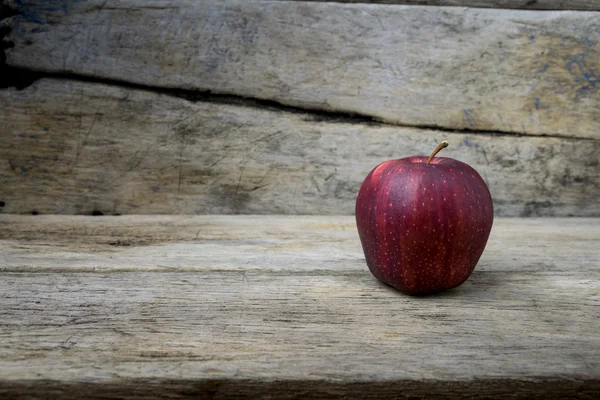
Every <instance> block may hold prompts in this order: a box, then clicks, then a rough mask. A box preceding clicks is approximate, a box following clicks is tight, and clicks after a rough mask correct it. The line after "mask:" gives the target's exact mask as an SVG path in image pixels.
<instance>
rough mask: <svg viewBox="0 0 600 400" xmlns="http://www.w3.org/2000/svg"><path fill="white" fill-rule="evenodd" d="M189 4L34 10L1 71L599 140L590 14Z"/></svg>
mask: <svg viewBox="0 0 600 400" xmlns="http://www.w3.org/2000/svg"><path fill="white" fill-rule="evenodd" d="M42 3H43V4H42ZM198 4H199V3H197V2H194V1H155V2H146V1H139V0H126V1H121V2H118V3H112V2H110V1H109V2H106V1H96V0H89V1H77V2H75V1H70V2H67V3H65V4H64V6H62V7H54V6H52V7H47V6H45V2H42V1H41V0H37V1H31V2H28V3H27V5H24V6H22V8H21V11H20V14H19V15H17V16H14V17H13V18H12V19H11V21H12V22H11V25H12V28H13V29H12V32H11V33H10V34H9V36H8V39H9V40H10V41H12V42H13V43H14V45H15V46H14V48H11V49H8V50H7V63H8V65H11V66H15V67H21V68H29V69H34V70H41V71H46V72H54V73H67V74H75V75H82V76H92V77H97V78H101V79H114V80H121V81H124V82H132V83H136V84H142V85H148V86H155V87H163V88H182V89H186V90H197V91H211V92H214V93H224V94H233V95H238V96H243V97H249V98H257V99H266V100H273V101H277V102H279V103H281V104H287V105H292V106H296V107H302V108H306V109H315V110H326V111H341V112H347V113H357V114H361V115H365V116H370V117H374V118H376V119H379V120H383V121H386V122H391V123H395V124H401V125H412V126H430V127H432V126H439V127H443V128H449V129H471V130H487V131H503V132H518V133H528V134H536V135H544V134H550V135H566V136H573V137H585V138H596V139H598V137H599V136H598V135H599V132H600V119H599V117H598V113H597V110H598V108H600V103H599V100H598V99H599V97H598V85H597V76H598V74H599V72H598V71H599V70H598V68H599V67H600V64H599V63H600V52H599V50H598V49H599V48H600V46H599V45H598V43H599V41H600V32H598V30H597V29H596V27H597V16H598V14H597V13H594V12H534V11H522V10H521V11H519V10H497V9H469V8H456V7H419V6H385V5H373V4H371V5H369V4H340V3H321V2H313V3H306V2H281V1H276V2H271V1H254V2H245V1H240V0H228V1H220V0H219V1H206V2H202V6H201V7H200V6H198Z"/></svg>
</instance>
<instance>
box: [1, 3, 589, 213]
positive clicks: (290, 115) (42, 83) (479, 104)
mask: <svg viewBox="0 0 600 400" xmlns="http://www.w3.org/2000/svg"><path fill="white" fill-rule="evenodd" d="M367 3H378V4H367ZM383 3H406V4H383ZM423 4H430V5H436V6H437V7H432V6H422V5H423ZM452 6H469V7H452ZM471 6H472V7H481V8H470V7H471ZM495 7H504V8H502V9H500V8H495ZM509 8H512V9H509ZM526 8H530V9H533V10H525V9H526ZM1 10H2V11H1V14H2V18H3V19H2V22H1V23H2V25H3V27H2V28H0V32H2V34H3V35H4V39H3V43H4V44H3V48H4V49H5V55H4V56H3V60H1V61H2V62H3V63H4V64H5V65H4V66H3V67H2V75H3V76H2V79H0V81H2V82H3V86H5V87H4V88H2V89H0V139H1V141H0V206H1V207H0V211H2V212H5V213H31V212H38V213H59V214H92V213H96V214H99V213H102V214H125V213H138V214H142V213H166V214H172V213H177V214H178V213H198V214H204V213H256V214H263V213H283V214H352V213H353V209H354V201H355V198H356V194H357V192H358V189H359V187H360V183H361V182H362V179H364V177H365V176H366V175H367V173H368V172H369V171H370V170H371V169H372V168H373V167H375V166H376V165H377V164H378V163H379V162H382V161H385V160H387V159H390V158H401V157H405V156H409V155H414V154H425V153H427V154H428V153H429V152H430V151H431V150H432V149H433V148H434V147H435V145H436V144H437V143H438V142H439V141H441V140H443V139H447V140H448V141H449V142H450V145H451V146H450V147H449V148H448V149H446V150H445V151H444V152H445V155H446V156H449V157H454V158H457V159H459V160H462V161H464V162H467V163H469V164H471V165H472V166H473V167H475V168H476V169H477V170H478V171H480V173H481V175H482V176H483V177H484V179H485V180H486V181H487V183H488V185H489V186H490V190H491V192H492V196H493V198H494V202H495V209H496V215H499V216H600V202H599V201H598V198H599V197H600V172H599V170H600V92H599V89H600V12H599V10H600V1H556V0H537V1H536V0H532V1H525V0H522V1H521V0H504V1H502V0H495V1H483V0H472V1H469V0H447V1H443V0H440V1H425V0H423V1H419V0H415V1H404V2H400V1H391V0H389V1H362V2H355V1H348V2H335V3H330V2H318V1H315V2H297V1H266V0H265V1H261V0H257V1H243V0H225V1H223V0H218V1H217V0H214V1H213V0H210V1H194V0H143V1H142V0H120V1H110V0H108V1H107V0H102V1H100V0H62V1H44V0H29V1H15V0H13V1H5V2H4V3H2V6H1ZM543 10H544V11H543ZM546 10H560V11H546ZM575 10H578V11H575Z"/></svg>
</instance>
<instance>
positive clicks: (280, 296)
mask: <svg viewBox="0 0 600 400" xmlns="http://www.w3.org/2000/svg"><path fill="white" fill-rule="evenodd" d="M264 218H265V217H264V216H202V217H191V218H190V217H188V216H181V217H176V216H162V217H157V216H135V217H119V218H117V217H100V218H97V217H96V218H93V217H60V216H48V217H31V216H29V217H25V216H1V217H0V222H1V224H0V232H2V234H3V237H4V236H6V233H7V232H16V233H19V232H20V234H25V236H21V237H19V238H15V240H16V242H15V244H20V245H22V246H28V245H36V244H37V245H40V248H41V246H42V245H45V246H46V247H47V248H48V250H45V251H44V252H45V253H51V252H52V251H53V250H52V247H53V246H57V245H59V244H60V243H68V245H69V246H73V249H75V248H77V249H78V250H75V252H76V253H77V254H65V255H64V259H65V261H66V262H67V263H71V262H72V261H73V260H75V259H76V258H77V257H79V260H80V262H82V263H83V262H84V260H85V258H87V257H91V256H93V255H94V253H95V252H97V251H98V250H100V251H105V249H106V244H105V243H103V237H109V236H115V237H117V238H120V239H122V240H127V239H128V238H130V239H136V238H140V237H142V238H146V239H147V240H150V241H151V242H150V244H145V245H143V246H142V247H145V248H146V249H149V248H151V247H152V246H156V245H159V244H160V243H162V242H163V241H166V242H167V245H172V244H173V243H181V244H186V245H189V246H190V252H191V253H195V254H197V255H199V254H200V253H201V249H200V248H197V247H195V245H194V243H189V242H187V239H186V237H187V236H188V235H191V234H193V231H194V230H196V228H197V227H198V226H200V227H201V228H199V229H201V234H206V235H207V237H210V236H212V235H215V242H217V243H218V245H220V246H221V247H222V250H223V251H222V252H221V253H220V255H214V256H213V258H214V259H215V260H218V259H228V258H230V257H231V258H232V259H234V260H235V256H234V254H233V253H234V252H235V251H236V250H235V249H236V247H237V246H236V243H238V242H236V241H238V240H239V241H241V243H242V244H244V241H245V239H244V238H242V239H231V240H230V241H229V243H227V240H225V239H223V237H220V236H219V235H220V233H219V232H221V234H222V233H223V232H232V233H233V235H235V234H236V233H238V232H245V235H246V237H249V236H250V235H252V232H251V231H250V230H249V228H248V227H249V226H256V227H261V228H260V229H258V232H256V238H258V240H259V241H258V242H256V243H255V244H253V246H255V250H254V251H249V252H248V254H250V253H256V254H261V253H262V252H261V249H260V246H261V244H260V240H264V239H268V240H275V241H276V240H278V239H282V240H283V241H287V242H288V245H290V247H294V244H295V243H298V244H299V245H300V246H303V245H304V244H305V242H307V241H308V242H311V241H312V242H313V243H315V244H317V243H318V242H320V241H322V240H324V241H325V242H332V243H334V242H336V241H338V240H340V239H341V240H343V241H348V242H352V243H353V245H354V246H355V247H356V248H358V247H359V246H360V244H359V242H358V240H357V239H356V237H353V235H348V234H347V233H344V232H345V231H344V227H345V226H346V225H349V224H350V225H351V224H352V222H353V218H352V217H351V216H346V217H343V216H337V217H329V216H305V217H291V216H275V217H274V216H271V217H269V219H268V220H267V221H265V220H264ZM597 222H598V221H597V220H593V219H586V220H576V219H564V220H555V219H540V220H534V219H504V220H502V219H501V220H499V224H498V226H497V227H495V230H494V231H493V232H492V236H491V238H490V244H492V243H494V241H495V240H496V241H497V240H498V239H495V238H494V236H495V235H496V236H497V237H503V238H506V240H508V242H505V243H502V245H500V243H498V246H497V247H496V248H494V247H490V249H489V252H490V253H496V256H494V257H492V258H490V259H488V260H487V261H485V262H484V261H483V260H482V263H483V264H484V265H482V266H481V268H479V267H478V268H477V269H476V270H475V272H474V273H473V275H472V277H471V278H470V279H469V280H468V281H467V282H466V283H465V284H464V285H462V286H461V287H459V288H457V289H455V290H452V291H448V292H445V293H442V294H438V295H435V296H428V297H410V296H405V295H402V294H400V293H398V292H397V291H395V290H393V289H391V288H389V287H387V286H385V285H383V284H380V283H378V282H377V281H376V280H375V279H374V278H373V277H372V276H371V275H370V274H369V272H368V271H367V269H366V266H363V268H362V271H357V270H355V267H353V266H348V265H347V264H348V263H347V260H344V259H334V260H333V262H334V263H335V264H337V266H336V267H331V268H328V269H327V270H326V271H323V273H319V274H311V273H310V271H308V272H309V273H307V270H306V265H304V264H303V263H302V262H298V263H295V262H294V260H293V259H294V257H293V256H290V257H289V263H288V265H287V268H285V269H283V270H278V269H272V268H270V267H269V266H268V262H269V261H268V259H271V258H272V256H273V254H271V255H269V256H268V257H265V261H264V264H265V267H264V268H253V267H249V268H247V267H246V265H245V264H244V263H243V262H241V260H240V261H234V262H235V263H238V268H237V269H231V270H226V269H215V270H203V271H202V270H201V271H196V272H184V271H178V272H168V271H165V272H162V273H153V272H152V271H148V270H145V268H146V267H147V265H148V264H149V263H150V264H158V263H161V262H167V263H169V262H170V261H171V260H169V255H168V253H169V249H168V247H167V248H166V249H165V250H166V252H165V254H163V255H162V256H160V255H158V254H157V255H155V257H153V258H152V259H151V260H149V259H148V258H146V257H144V256H143V255H142V253H139V254H137V255H132V256H131V257H130V259H129V261H125V263H127V262H129V263H133V264H137V265H138V266H139V267H140V268H139V269H137V270H130V271H129V272H120V273H118V272H117V273H109V272H110V271H108V270H104V271H102V270H100V271H97V272H96V273H81V272H80V270H77V269H73V270H72V271H71V272H67V271H65V270H62V271H58V272H59V273H55V272H53V271H55V270H54V269H53V268H47V269H46V270H45V271H43V270H38V271H37V272H36V273H31V272H26V271H23V272H21V273H15V272H6V271H4V272H1V273H0V275H1V277H2V279H0V293H3V298H2V302H0V314H1V315H3V318H2V321H1V323H0V393H12V394H15V395H16V394H17V393H18V392H20V391H21V392H26V393H29V392H31V393H34V394H36V393H38V394H39V393H41V392H39V391H41V388H46V389H48V390H50V391H51V392H52V393H58V394H61V393H63V391H65V390H67V389H69V388H70V389H73V390H75V391H77V390H81V391H83V392H87V393H89V390H90V389H91V388H102V387H104V386H105V385H106V387H108V388H110V392H111V393H118V391H119V389H123V390H125V389H128V388H132V387H131V385H132V383H134V382H137V383H142V382H147V381H149V380H150V379H153V378H155V379H157V380H158V382H160V383H162V382H165V383H166V387H167V388H170V389H175V388H180V389H182V388H188V389H190V386H189V385H193V386H192V387H195V390H197V391H198V392H205V391H209V390H210V388H211V385H216V386H219V387H220V385H223V387H222V388H221V389H222V390H223V392H219V390H221V389H219V387H217V388H215V387H213V388H214V389H218V390H217V392H219V393H221V394H231V393H232V392H231V391H232V390H234V391H239V393H241V394H242V395H243V394H248V395H251V394H254V393H256V392H258V393H266V391H268V390H271V391H274V392H275V394H278V395H279V394H281V395H283V393H279V392H277V390H278V388H280V389H281V390H283V389H284V387H286V385H287V388H288V389H290V390H294V392H295V391H297V390H300V387H299V386H298V385H300V384H301V383H302V384H305V385H310V386H312V388H313V389H310V390H313V391H315V392H311V391H310V390H308V389H307V390H308V393H314V395H315V396H319V395H322V392H321V390H329V389H333V388H337V389H339V390H342V391H346V390H348V391H349V390H351V389H352V387H353V384H355V383H357V382H370V384H369V385H372V386H368V387H370V388H372V389H373V390H376V391H378V392H377V393H379V391H381V393H382V394H384V395H386V396H391V395H392V394H396V395H398V392H392V388H394V389H395V390H407V393H413V394H414V393H425V392H424V391H427V390H433V391H434V392H435V393H437V390H440V391H442V390H443V389H447V390H449V392H448V395H450V394H452V395H455V394H459V393H461V391H460V390H458V389H457V388H461V389H464V390H465V393H466V394H465V396H466V395H467V394H469V395H472V394H477V393H475V391H477V390H480V391H481V392H480V393H479V395H481V396H484V395H490V394H491V393H492V394H498V395H501V396H504V397H510V396H512V395H519V396H522V397H524V396H527V395H532V394H536V395H537V396H538V397H539V396H541V395H542V394H544V395H547V394H548V393H549V392H547V391H545V390H546V389H548V390H549V388H556V390H557V393H559V392H560V393H561V395H564V393H565V392H561V390H562V391H564V390H566V391H568V393H569V394H570V395H580V396H584V395H586V394H589V393H597V389H598V381H599V379H600V362H599V360H600V348H599V347H598V346H597V344H598V343H599V341H600V333H599V332H598V329H597V321H598V319H599V318H600V314H599V310H600V308H599V305H600V303H599V302H600V297H599V294H600V284H599V282H600V279H599V278H600V276H599V274H600V269H599V268H598V259H597V257H596V256H595V255H594V253H593V251H592V247H594V246H596V247H597V243H598V242H599V241H600V237H599V235H600V225H599V224H598V223H597ZM263 224H265V225H263ZM28 225H29V226H28ZM202 227H204V228H202ZM272 229H274V230H275V231H272ZM115 232H117V233H115ZM303 232H304V233H303ZM518 232H522V233H521V235H522V237H519V233H518ZM557 234H558V235H559V237H556V235H557ZM340 235H341V237H340ZM515 235H516V237H515ZM76 236H79V237H84V239H83V242H87V243H88V245H90V244H93V243H96V246H97V248H96V249H94V248H93V247H86V246H77V244H76V243H70V242H72V241H73V237H76ZM525 236H528V238H527V240H525V239H524V237H525ZM511 238H512V239H511ZM12 240H13V239H10V241H12ZM205 240H209V239H205ZM511 240H512V242H511ZM10 241H9V242H10ZM519 241H520V243H519ZM524 242H526V243H527V244H525V243H524ZM6 243H7V242H6V241H3V242H2V249H3V250H4V249H5V248H6V245H7V244H6ZM246 244H247V243H246ZM526 245H527V246H529V248H528V249H527V251H525V249H524V247H523V246H526ZM8 246H11V244H10V243H9V244H8ZM582 249H583V251H582ZM282 251H283V252H285V249H282ZM552 251H556V252H557V253H560V255H556V254H554V255H553V254H551V252H552ZM486 252H488V251H487V250H486ZM549 252H550V253H549ZM113 255H114V254H110V255H109V254H105V257H106V258H110V257H112V256H113ZM484 255H485V253H484ZM521 257H524V258H523V260H521V261H517V262H516V263H515V261H514V259H521ZM528 257H529V258H528ZM42 258H43V257H40V258H39V259H38V260H35V259H31V260H29V261H27V263H28V264H29V265H34V264H36V263H38V264H39V263H40V260H41V259H42ZM113 259H114V263H115V264H120V263H122V262H124V261H123V259H119V258H118V257H117V258H113ZM328 259H329V254H327V253H322V255H321V258H319V257H315V259H313V263H314V266H313V271H318V270H319V267H318V265H319V264H320V262H321V261H326V260H328ZM69 260H71V261H69ZM274 261H275V260H274ZM43 262H44V261H41V263H43ZM52 262H54V263H59V262H60V260H59V259H54V260H53V261H52ZM519 262H522V264H521V265H519ZM586 263H587V264H588V265H587V266H585V264H586ZM75 264H77V262H76V261H75V262H73V265H75ZM113 272H116V271H113ZM158 382H156V384H157V383H158ZM243 382H247V383H249V384H250V386H249V387H248V388H245V387H244V385H243V384H242V383H243ZM430 384H431V385H432V386H429V385H430ZM505 384H507V385H508V387H509V388H510V389H512V391H510V393H509V391H508V389H504V390H502V389H500V388H501V387H503V385H505ZM544 384H545V387H546V389H544V388H543V386H544ZM279 385H281V386H279ZM336 385H338V386H336ZM394 385H399V386H394ZM453 385H456V386H453ZM432 387H433V389H432ZM452 387H454V389H452ZM36 388H37V389H36ZM559 389H560V390H559ZM36 390H38V392H36ZM139 390H142V389H139ZM165 390H167V389H165ZM413 390H414V391H416V392H413ZM2 391H3V392H2ZM471 391H472V392H471ZM138 393H140V394H144V393H145V395H146V396H152V393H151V392H145V391H138ZM360 393H362V392H360ZM429 393H431V392H429ZM103 394H104V393H103ZM288 394H289V392H288ZM350 394H352V393H350ZM375 394H376V393H373V394H372V395H375ZM299 395H300V393H299ZM453 397H454V396H453ZM484 397H485V396H484Z"/></svg>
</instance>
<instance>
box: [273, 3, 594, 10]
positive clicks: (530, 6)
mask: <svg viewBox="0 0 600 400" xmlns="http://www.w3.org/2000/svg"><path fill="white" fill-rule="evenodd" d="M278 1H290V0H278ZM300 1H310V2H325V1H329V2H331V1H332V0H300ZM333 2H334V3H366V4H410V5H420V6H425V5H426V6H455V7H484V8H512V9H526V10H581V11H598V10H600V1H598V0H333Z"/></svg>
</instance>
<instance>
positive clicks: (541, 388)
mask: <svg viewBox="0 0 600 400" xmlns="http://www.w3.org/2000/svg"><path fill="white" fill-rule="evenodd" d="M216 372H218V371H215V373H216ZM163 396H166V397H168V398H170V399H185V398H204V399H227V398H235V399H262V398H265V399H266V398H268V399H337V398H344V399H378V400H379V399H405V400H408V399H414V400H416V399H427V398H435V399H489V398H495V399H511V400H514V399H534V400H535V399H564V398H569V399H592V398H599V397H600V380H597V379H576V378H574V379H566V378H565V379H546V378H539V379H528V380H522V381H521V380H514V379H477V380H471V381H456V382H440V381H428V380H423V381H383V382H360V381H357V382H341V383H340V382H331V381H327V380H325V379H315V380H314V381H313V380H311V381H275V382H269V381H253V380H243V379H240V380H223V379H198V380H175V379H164V378H163V379H160V378H157V379H152V380H149V379H129V380H123V381H120V382H118V383H112V382H106V383H103V382H85V381H80V382H78V383H65V382H57V381H35V382H28V381H16V382H7V381H0V397H2V398H3V399H6V400H11V399H17V398H19V399H20V398H24V397H27V398H28V399H55V398H56V399H65V400H69V399H79V398H86V399H121V398H124V397H127V398H135V399H140V400H141V399H157V398H162V397H163Z"/></svg>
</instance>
